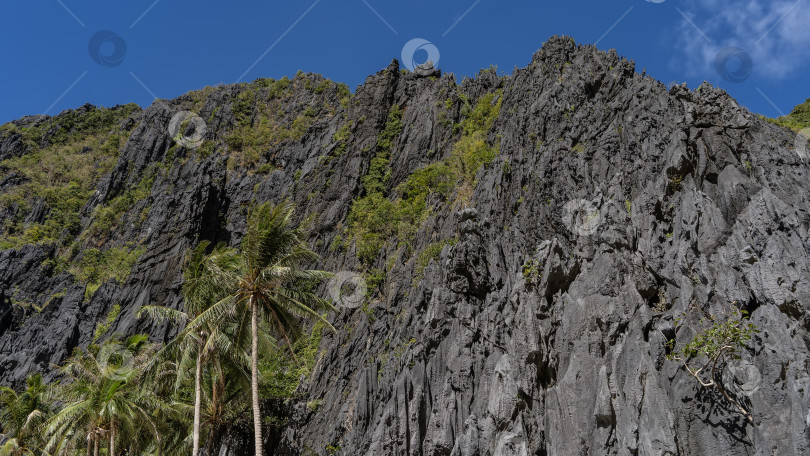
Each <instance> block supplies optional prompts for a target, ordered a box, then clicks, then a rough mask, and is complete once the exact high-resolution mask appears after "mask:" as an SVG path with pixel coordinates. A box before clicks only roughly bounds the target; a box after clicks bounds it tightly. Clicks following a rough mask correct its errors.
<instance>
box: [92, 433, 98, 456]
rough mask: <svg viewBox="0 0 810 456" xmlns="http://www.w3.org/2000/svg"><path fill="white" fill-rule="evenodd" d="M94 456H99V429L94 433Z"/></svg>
mask: <svg viewBox="0 0 810 456" xmlns="http://www.w3.org/2000/svg"><path fill="white" fill-rule="evenodd" d="M93 456H98V429H96V430H95V431H93Z"/></svg>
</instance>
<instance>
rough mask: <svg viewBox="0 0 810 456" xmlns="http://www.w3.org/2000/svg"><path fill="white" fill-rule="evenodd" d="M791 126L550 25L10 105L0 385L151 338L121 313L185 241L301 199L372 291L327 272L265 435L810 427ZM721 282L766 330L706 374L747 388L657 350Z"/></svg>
mask: <svg viewBox="0 0 810 456" xmlns="http://www.w3.org/2000/svg"><path fill="white" fill-rule="evenodd" d="M804 147H805V145H804V143H803V142H802V141H800V140H799V139H798V137H797V135H795V134H793V133H791V132H790V131H789V130H787V129H783V128H781V127H779V126H776V125H773V124H771V123H769V122H766V121H765V120H764V119H761V118H759V117H758V116H756V115H753V114H751V113H750V112H748V111H747V110H746V109H744V108H742V107H740V106H739V105H738V104H737V103H736V102H735V101H734V100H733V99H732V98H731V97H729V96H728V95H727V94H726V93H725V92H724V91H722V90H719V89H717V88H713V87H711V86H709V85H708V84H704V85H701V86H700V87H698V88H696V89H694V90H690V89H688V88H687V87H686V86H685V85H675V86H672V87H671V88H669V89H668V88H667V87H666V86H664V85H663V84H661V83H660V82H658V81H656V80H654V79H653V78H651V77H649V76H645V75H642V74H639V73H637V72H635V67H634V64H633V62H631V61H628V60H626V59H624V58H621V57H620V56H618V55H617V54H616V53H615V52H614V51H610V52H603V51H600V50H597V49H596V48H594V47H592V46H583V45H577V44H575V43H574V42H573V40H572V39H570V38H567V37H554V38H552V39H550V40H549V41H548V42H547V43H545V44H544V45H543V47H542V49H540V50H539V51H537V53H536V54H535V55H534V56H533V58H532V61H531V63H530V64H529V65H528V66H527V67H526V68H522V69H516V70H515V71H514V73H512V74H511V75H508V76H503V75H499V74H498V72H497V71H496V70H495V69H489V70H483V71H481V72H480V73H479V74H478V75H477V76H476V77H474V78H468V79H464V80H462V81H461V82H460V83H459V82H458V81H457V80H456V79H455V78H454V76H453V75H450V74H440V73H439V72H438V71H437V70H434V71H433V72H431V73H430V74H429V75H424V74H417V73H410V72H408V71H406V70H401V69H400V68H399V65H398V63H397V62H396V61H393V62H392V63H391V64H390V65H389V66H388V67H387V68H386V69H384V70H382V71H380V72H379V73H377V74H376V75H373V76H370V77H369V78H368V79H367V80H366V81H365V83H364V84H362V85H361V86H359V87H358V88H357V89H356V91H355V92H354V93H351V92H350V91H349V90H348V88H347V87H346V86H344V85H340V84H335V83H333V82H331V81H329V80H326V79H324V78H322V77H321V76H318V75H313V74H304V73H299V74H298V75H296V76H295V77H294V78H292V79H287V78H284V79H281V80H278V81H273V80H269V79H260V80H257V81H254V82H253V83H250V84H236V85H229V86H222V87H208V88H205V89H203V90H200V91H196V92H191V93H188V94H186V95H183V96H181V97H179V98H177V99H174V100H157V101H156V102H155V103H154V104H152V106H150V107H149V108H147V109H140V108H138V107H137V106H134V105H127V106H119V107H115V108H110V109H102V108H96V107H93V106H89V105H88V106H83V107H81V108H79V109H77V110H72V111H66V112H63V113H61V114H59V115H58V116H55V117H47V116H29V117H24V118H22V119H20V120H17V121H14V122H11V123H9V124H6V125H3V126H2V127H0V192H2V193H0V227H1V228H0V229H1V230H2V240H1V241H0V249H2V251H0V384H5V385H8V386H21V385H22V382H23V380H24V379H25V376H26V375H27V374H28V373H30V372H34V371H40V372H43V373H44V374H45V377H46V379H50V378H53V375H54V372H53V370H52V367H53V365H54V364H58V363H62V362H63V361H64V360H65V359H66V358H67V357H68V356H69V355H70V354H71V352H72V350H73V349H74V348H75V347H86V346H88V345H90V344H93V343H96V342H98V341H101V340H104V339H105V338H107V337H109V336H111V335H113V334H116V333H117V334H122V335H129V334H133V333H137V332H145V333H148V334H149V335H150V337H151V338H152V340H154V341H165V340H168V339H169V337H170V336H173V335H174V334H176V332H177V329H176V328H174V327H172V326H170V325H166V324H163V325H157V324H154V323H152V322H150V321H149V320H145V319H138V318H136V315H135V314H136V312H137V311H138V309H139V308H141V307H142V306H144V305H150V304H159V305H165V306H171V307H175V308H179V307H180V306H181V302H182V298H181V294H180V291H181V286H182V283H183V274H182V267H183V264H184V258H185V257H186V253H187V252H188V251H189V249H191V248H193V247H194V246H195V245H197V244H198V243H199V242H200V241H203V240H207V241H211V242H212V243H219V242H224V243H227V244H229V245H231V246H236V245H238V244H239V242H240V241H241V239H242V237H243V235H244V233H245V226H246V225H245V216H246V210H247V208H248V207H249V206H250V205H251V204H252V203H254V202H259V203H261V202H264V201H272V202H280V201H284V200H290V201H291V202H292V203H294V204H295V206H296V208H297V212H296V213H297V221H298V222H301V223H302V224H303V225H304V226H305V227H306V229H307V230H308V232H309V239H308V244H309V245H310V246H311V248H312V249H313V250H314V251H316V252H317V253H318V254H319V255H320V257H321V261H320V262H319V263H318V264H317V265H316V266H317V267H318V269H324V270H328V271H333V272H336V273H339V274H338V275H336V277H338V276H340V277H352V278H354V282H353V283H355V285H357V284H361V285H362V287H360V288H364V289H365V292H364V293H361V292H356V290H355V291H352V290H348V291H347V290H344V289H343V288H342V286H341V284H340V283H338V284H337V286H335V285H334V284H335V281H332V282H330V284H326V283H322V284H320V285H316V286H317V290H318V292H319V293H321V295H323V296H329V297H331V298H332V299H333V301H334V302H335V303H336V304H337V305H338V311H337V312H332V313H330V314H329V315H328V316H327V318H328V319H329V321H330V322H331V323H332V325H333V326H334V327H335V328H336V329H337V331H336V332H334V333H332V332H329V331H323V334H322V339H321V340H320V345H319V348H318V350H317V356H314V357H313V364H312V366H311V367H312V369H311V372H309V374H308V375H307V376H306V377H305V378H304V380H303V381H302V382H301V383H300V384H299V385H298V386H297V388H298V390H297V394H296V395H295V396H294V398H293V399H290V400H287V401H268V402H267V404H266V406H267V410H268V414H269V413H272V414H274V417H276V418H277V419H276V420H275V421H274V422H273V424H272V425H268V429H272V431H271V432H270V434H269V437H268V439H267V443H266V445H265V450H266V451H267V452H268V454H295V455H298V454H319V455H320V454H345V455H360V454H364V455H383V454H391V455H393V454H397V455H399V454H407V455H452V456H462V455H464V456H467V455H498V456H501V455H571V454H588V455H601V454H638V455H653V454H655V455H657V454H717V455H720V454H723V455H748V454H780V455H799V454H807V453H809V452H810V432H808V422H810V376H808V369H809V367H808V366H810V332H809V331H810V313H808V310H810V307H808V306H810V259H809V258H808V254H809V253H810V234H808V229H809V228H810V182H809V181H808V174H807V173H808V171H810V165H808V162H807V160H806V158H807V155H806V154H803V152H804ZM341 274H342V275H341ZM344 292H346V293H345V294H347V295H351V297H352V299H355V298H356V300H352V299H344ZM728 309H737V310H741V311H744V312H747V313H748V314H749V315H750V322H751V323H752V324H753V325H755V327H756V328H757V329H758V331H759V332H758V333H755V334H753V337H752V338H751V339H750V340H749V341H747V343H746V344H745V347H744V348H743V349H741V350H740V351H739V352H738V355H739V357H740V358H739V359H733V360H729V362H728V365H727V366H725V369H723V370H722V371H718V373H717V376H716V378H715V379H714V380H715V381H716V382H720V383H721V385H722V386H723V388H722V391H724V392H727V393H728V394H729V397H731V398H732V399H734V401H735V402H730V401H729V400H727V399H726V398H724V397H723V395H722V394H721V393H722V392H721V391H720V390H719V389H718V388H712V387H701V386H700V384H699V383H698V382H697V381H696V379H695V378H694V377H693V376H692V375H690V374H689V372H688V371H687V370H686V369H684V367H683V365H682V364H681V363H679V362H677V361H674V360H671V359H669V358H671V356H670V357H668V355H671V354H672V353H673V350H677V349H678V347H682V346H684V345H685V344H686V343H689V342H690V341H692V340H693V339H694V337H695V336H696V335H699V334H700V332H701V330H702V329H703V328H705V327H706V324H707V322H708V320H707V319H708V318H709V316H714V318H720V317H718V316H722V315H726V313H727V311H728ZM701 319H703V322H702V323H701ZM708 323H710V322H708ZM670 340H674V341H675V345H674V346H672V345H669V344H668V341H670ZM733 403H739V404H741V406H742V407H743V408H744V409H745V410H747V411H749V412H750V415H751V417H752V421H753V422H749V421H748V420H747V419H746V417H745V416H744V415H743V414H741V413H740V412H739V411H738V410H737V409H735V407H734V406H733ZM271 411H272V412H271ZM245 432H248V431H245V430H244V429H243V428H242V427H239V426H236V425H234V426H231V427H228V429H227V432H226V433H225V435H224V436H223V437H222V438H221V439H220V440H221V441H220V442H219V443H220V444H221V446H222V449H221V452H220V453H219V454H222V455H225V454H249V452H250V451H251V448H252V446H251V443H250V436H249V435H247V434H245Z"/></svg>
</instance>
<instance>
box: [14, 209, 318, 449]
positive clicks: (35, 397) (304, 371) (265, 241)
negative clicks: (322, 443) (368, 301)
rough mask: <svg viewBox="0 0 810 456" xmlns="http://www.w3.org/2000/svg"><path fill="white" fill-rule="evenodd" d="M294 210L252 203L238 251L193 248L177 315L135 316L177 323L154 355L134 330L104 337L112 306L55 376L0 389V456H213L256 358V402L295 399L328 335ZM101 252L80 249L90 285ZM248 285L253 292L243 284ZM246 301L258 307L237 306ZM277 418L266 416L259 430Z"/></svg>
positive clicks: (241, 409)
mask: <svg viewBox="0 0 810 456" xmlns="http://www.w3.org/2000/svg"><path fill="white" fill-rule="evenodd" d="M292 213H293V212H292V206H291V205H290V204H288V203H284V204H280V205H278V206H272V205H270V204H264V205H261V206H259V207H257V208H254V209H252V210H251V211H250V216H249V223H248V232H247V233H246V235H245V238H244V241H243V242H242V244H241V246H240V249H232V248H228V247H227V246H224V245H218V246H214V247H212V246H211V245H210V244H209V243H208V242H207V241H203V242H201V243H200V244H199V245H198V246H197V247H196V248H195V249H193V250H192V251H191V252H190V253H189V255H188V257H187V259H186V263H185V267H184V271H183V278H184V283H183V289H182V291H183V297H184V298H185V299H184V303H185V311H180V310H176V309H172V308H168V307H161V306H145V307H143V308H141V309H140V310H139V312H138V315H139V316H147V315H148V316H150V317H152V318H155V319H158V320H163V321H169V322H172V323H174V324H177V325H179V326H180V332H179V334H178V335H177V337H176V338H175V339H174V340H172V341H171V342H169V343H168V344H166V345H165V346H163V347H162V348H159V347H158V346H156V345H152V344H149V343H148V342H147V338H146V336H143V335H137V336H132V337H129V338H127V339H124V340H121V339H117V338H115V337H114V336H113V337H111V336H110V334H109V332H110V331H109V330H110V328H111V327H112V326H113V324H114V323H115V321H116V319H117V318H118V317H119V315H120V314H121V312H122V306H120V305H118V304H116V305H115V306H113V307H112V308H111V309H110V310H109V312H108V313H107V314H106V315H105V317H104V318H103V319H102V321H99V322H98V324H97V326H96V331H95V334H94V338H93V343H92V344H91V345H90V346H89V347H87V348H86V349H76V350H75V352H74V353H73V355H72V356H71V357H70V358H69V359H68V360H67V361H66V362H65V364H64V365H63V366H61V367H60V369H59V374H60V379H59V381H57V382H54V383H51V384H44V383H43V382H42V378H41V376H39V375H32V376H31V377H30V378H29V380H28V388H27V389H26V390H25V391H23V392H21V393H19V394H18V393H17V392H15V391H13V390H11V389H8V388H0V432H2V435H1V436H0V440H3V445H1V446H0V454H1V455H6V454H8V455H15V456H16V455H32V456H46V455H49V454H60V455H66V456H89V455H91V454H93V455H97V454H102V455H116V454H138V455H150V456H151V455H166V456H174V455H178V456H179V455H187V454H189V453H190V452H192V453H193V450H194V449H199V452H198V453H197V454H201V451H202V450H203V445H204V446H205V447H206V448H207V449H206V454H212V450H213V448H214V447H213V445H214V443H215V442H216V441H218V439H219V438H220V437H221V436H222V435H223V433H224V432H225V431H226V430H227V429H228V428H230V427H232V426H242V425H245V424H247V421H248V420H247V419H246V417H247V416H249V415H250V409H251V406H255V403H254V404H252V403H251V402H252V401H251V381H250V378H251V376H250V371H251V360H252V359H253V356H254V355H255V356H256V360H257V362H258V366H259V369H258V370H257V372H256V374H257V377H256V378H257V379H259V381H260V383H259V388H258V389H257V390H256V393H257V394H260V395H257V396H256V397H261V399H262V400H263V401H271V402H276V403H278V404H283V403H284V401H286V400H288V399H290V398H293V397H297V396H298V394H299V391H298V389H299V383H300V382H301V381H302V379H306V378H307V377H308V376H310V375H311V374H312V371H313V368H314V366H315V364H316V362H317V360H318V359H319V357H320V352H319V345H320V340H321V334H322V331H323V329H324V328H329V329H333V328H332V327H331V325H329V323H327V322H326V321H325V320H324V318H323V316H322V315H321V314H319V313H317V312H318V311H321V310H326V309H330V308H331V306H330V305H329V304H328V302H327V301H326V300H324V299H321V298H319V297H317V296H315V295H314V294H313V293H312V290H313V289H314V288H315V286H317V285H318V283H320V281H321V280H322V279H324V278H327V277H329V275H330V274H328V273H325V272H323V271H316V270H307V269H302V268H301V267H300V266H299V265H300V263H302V262H304V261H306V262H310V261H313V260H315V259H316V258H317V257H316V256H315V255H314V253H312V252H311V251H310V250H309V249H308V248H307V247H306V245H304V243H303V242H302V239H304V232H303V231H301V230H300V228H293V227H291V226H290V220H291V216H292ZM108 252H110V251H107V252H99V251H96V252H92V253H85V255H84V256H83V258H84V259H83V266H84V267H85V268H86V271H84V270H83V271H80V272H77V274H86V276H83V280H88V281H93V280H98V279H94V278H93V277H100V276H102V275H104V274H108V273H105V272H103V271H101V270H99V268H100V267H99V265H100V264H104V263H105V262H106V260H104V259H103V258H102V257H103V256H104V255H106V254H108ZM125 261H126V260H122V259H118V260H116V261H114V263H117V262H125ZM85 263H86V264H85ZM111 266H113V265H112V264H110V265H108V266H107V267H111ZM121 269H122V270H123V269H126V267H122V268H121ZM247 281H249V282H252V283H255V284H256V287H258V288H255V290H254V289H252V288H245V284H246V282H247ZM254 293H255V294H254ZM250 296H252V298H251V297H250ZM243 297H247V299H242V298H243ZM251 302H252V303H258V302H260V303H261V307H259V306H248V305H246V304H247V303H251ZM256 309H259V310H260V312H259V313H254V312H255V310H256ZM252 310H253V312H252ZM252 314H254V315H257V316H258V317H259V318H258V320H257V322H258V324H259V331H258V333H257V332H253V331H252V330H251V315H252ZM307 316H310V317H314V319H315V320H317V321H318V322H317V323H316V324H315V326H314V328H313V329H312V331H311V332H309V331H305V330H304V327H303V322H302V318H303V317H307ZM105 339H106V340H105ZM102 340H105V341H104V342H101V341H102ZM252 343H253V344H255V345H252ZM252 347H257V351H255V352H254V349H253V348H252ZM278 406H279V405H276V406H274V407H278ZM281 420H282V419H281V418H279V419H276V417H274V416H270V417H268V418H266V419H265V420H264V422H263V423H261V426H272V425H276V424H278V423H280V422H282V421H281ZM192 436H194V438H193V439H192Z"/></svg>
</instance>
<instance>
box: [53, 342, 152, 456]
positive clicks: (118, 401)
mask: <svg viewBox="0 0 810 456" xmlns="http://www.w3.org/2000/svg"><path fill="white" fill-rule="evenodd" d="M153 354H154V350H153V349H152V348H151V346H149V345H147V344H146V336H143V335H136V336H131V337H129V338H128V339H126V340H125V341H124V343H123V345H122V344H120V343H118V342H116V341H109V342H108V343H106V344H105V345H104V346H102V347H100V348H99V349H98V352H97V353H96V352H94V351H93V350H78V351H77V352H76V353H74V355H73V356H72V357H71V358H69V359H68V361H67V363H66V364H65V365H64V366H63V367H61V368H60V371H61V373H62V375H63V376H64V377H65V380H66V381H67V382H66V383H63V384H62V385H60V386H59V387H58V388H56V393H57V397H58V398H59V400H61V401H65V405H64V406H63V407H62V409H61V410H60V411H59V412H58V413H57V414H56V415H54V416H53V417H52V418H51V419H49V420H48V421H47V423H46V425H45V433H46V435H47V436H48V437H49V440H48V442H47V445H46V448H45V449H46V451H51V450H64V449H65V448H70V447H72V446H75V445H76V444H79V443H81V440H86V443H87V452H88V454H90V451H91V447H92V452H93V454H94V455H95V456H98V454H99V448H100V446H102V445H105V444H106V445H107V447H108V452H107V454H108V455H110V456H114V455H115V454H116V448H115V445H116V442H117V441H118V440H123V439H119V436H120V435H126V436H128V437H131V436H138V435H142V434H144V433H147V434H152V435H155V433H156V430H157V427H156V424H155V422H154V420H153V418H152V413H151V408H152V407H151V406H152V405H153V404H152V403H151V400H150V399H149V397H148V396H147V395H145V394H144V391H143V390H142V389H141V388H140V387H139V380H140V376H141V374H142V372H143V371H142V369H141V366H143V365H144V364H145V363H146V360H147V359H149V358H150V357H151V356H152V355H153ZM130 440H131V438H130V439H127V441H130Z"/></svg>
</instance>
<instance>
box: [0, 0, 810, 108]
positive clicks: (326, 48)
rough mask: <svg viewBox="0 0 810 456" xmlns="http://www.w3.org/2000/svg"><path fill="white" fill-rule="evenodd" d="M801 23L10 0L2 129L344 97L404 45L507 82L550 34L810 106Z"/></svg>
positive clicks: (684, 12)
mask: <svg viewBox="0 0 810 456" xmlns="http://www.w3.org/2000/svg"><path fill="white" fill-rule="evenodd" d="M808 24H810V0H798V1H796V0H724V1H720V0H663V1H662V0H650V1H645V0H607V1H606V0H589V1H585V0H573V1H566V2H549V1H525V0H524V1H509V0H446V1H437V0H433V1H430V0H412V1H404V0H401V1H396V2H395V1H390V0H317V1H316V0H300V1H299V0H293V1H286V2H280V1H247V0H231V1H230V2H223V1H211V0H157V1H155V0H129V1H121V0H117V1H116V0H98V1H96V0H35V1H14V2H4V5H2V6H0V38H1V39H2V42H3V44H4V45H3V50H4V56H3V68H2V70H0V123H2V122H6V121H9V120H12V119H16V118H19V117H21V116H23V115H27V114H42V113H47V114H51V115H53V114H57V113H59V112H60V111H62V110H64V109H69V108H75V107H78V106H80V105H82V104H84V103H88V102H89V103H92V104H95V105H101V106H113V105H115V104H124V103H129V102H135V103H137V104H139V105H141V106H148V105H149V104H151V102H152V100H153V96H157V97H160V98H173V97H176V96H178V95H180V94H183V93H185V92H187V91H190V90H195V89H199V88H202V87H204V86H206V85H215V84H218V83H233V82H237V81H251V80H253V79H256V78H258V77H273V78H279V77H282V76H284V75H290V76H291V75H293V74H295V72H296V71H297V70H299V69H300V70H304V71H309V72H316V73H321V74H323V75H325V76H326V77H329V78H330V79H333V80H335V81H340V82H346V83H347V84H349V85H350V86H351V87H352V89H354V88H355V87H356V86H357V85H358V84H360V83H362V82H363V80H364V79H365V78H366V76H368V75H369V74H372V73H375V72H377V71H379V70H380V69H382V68H384V67H385V66H386V65H387V64H388V63H389V62H390V61H391V59H392V58H400V56H401V53H402V49H403V47H404V46H405V44H406V43H408V42H409V41H410V40H412V39H414V38H421V39H423V40H426V41H429V42H430V43H432V44H433V45H434V46H435V50H436V51H438V53H439V54H438V55H439V59H438V60H439V62H438V66H439V67H440V68H441V69H442V70H444V71H445V72H452V73H455V74H456V76H457V77H461V76H463V75H473V74H475V73H476V72H477V70H478V69H480V68H486V67H489V66H490V65H497V66H498V67H499V69H500V70H501V71H502V72H506V73H511V72H512V70H513V68H514V67H515V66H519V67H523V66H525V65H526V64H527V63H528V62H529V61H530V60H531V55H532V53H534V52H535V51H536V50H537V49H538V48H539V47H540V46H541V45H542V43H543V42H544V41H545V40H546V39H547V38H548V37H550V36H552V35H554V34H565V35H570V36H572V37H574V39H575V40H576V41H577V42H578V43H590V44H593V43H597V44H598V46H599V47H600V48H602V49H610V48H615V49H616V50H617V51H618V52H619V53H620V54H621V55H624V56H626V57H628V58H630V59H633V60H635V62H636V65H637V69H638V71H641V70H642V69H643V68H646V69H647V73H648V74H650V75H651V76H653V77H655V78H657V79H659V80H661V81H662V82H664V83H666V84H668V83H670V82H687V83H688V84H689V86H690V87H696V86H697V85H699V84H700V82H702V81H704V80H707V81H709V82H711V83H712V84H714V85H716V86H720V87H722V88H724V89H726V90H727V91H728V92H729V93H731V95H732V96H734V97H735V98H737V99H738V100H739V101H740V103H741V104H743V105H745V106H747V107H748V108H749V109H751V110H752V111H754V112H758V113H762V114H765V115H767V116H777V115H779V114H782V113H787V112H789V111H790V109H791V108H792V107H793V106H794V105H795V104H798V103H800V102H802V101H804V99H805V98H808V97H810V84H808V82H810V71H808V70H810V26H808ZM105 32H106V33H105ZM90 48H93V51H92V52H91V51H90ZM424 49H427V48H425V47H423V50H421V51H418V52H417V53H416V55H415V60H416V61H417V62H418V61H420V60H421V59H424V58H425V55H426V52H425V50H424ZM262 56H263V57H262Z"/></svg>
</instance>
